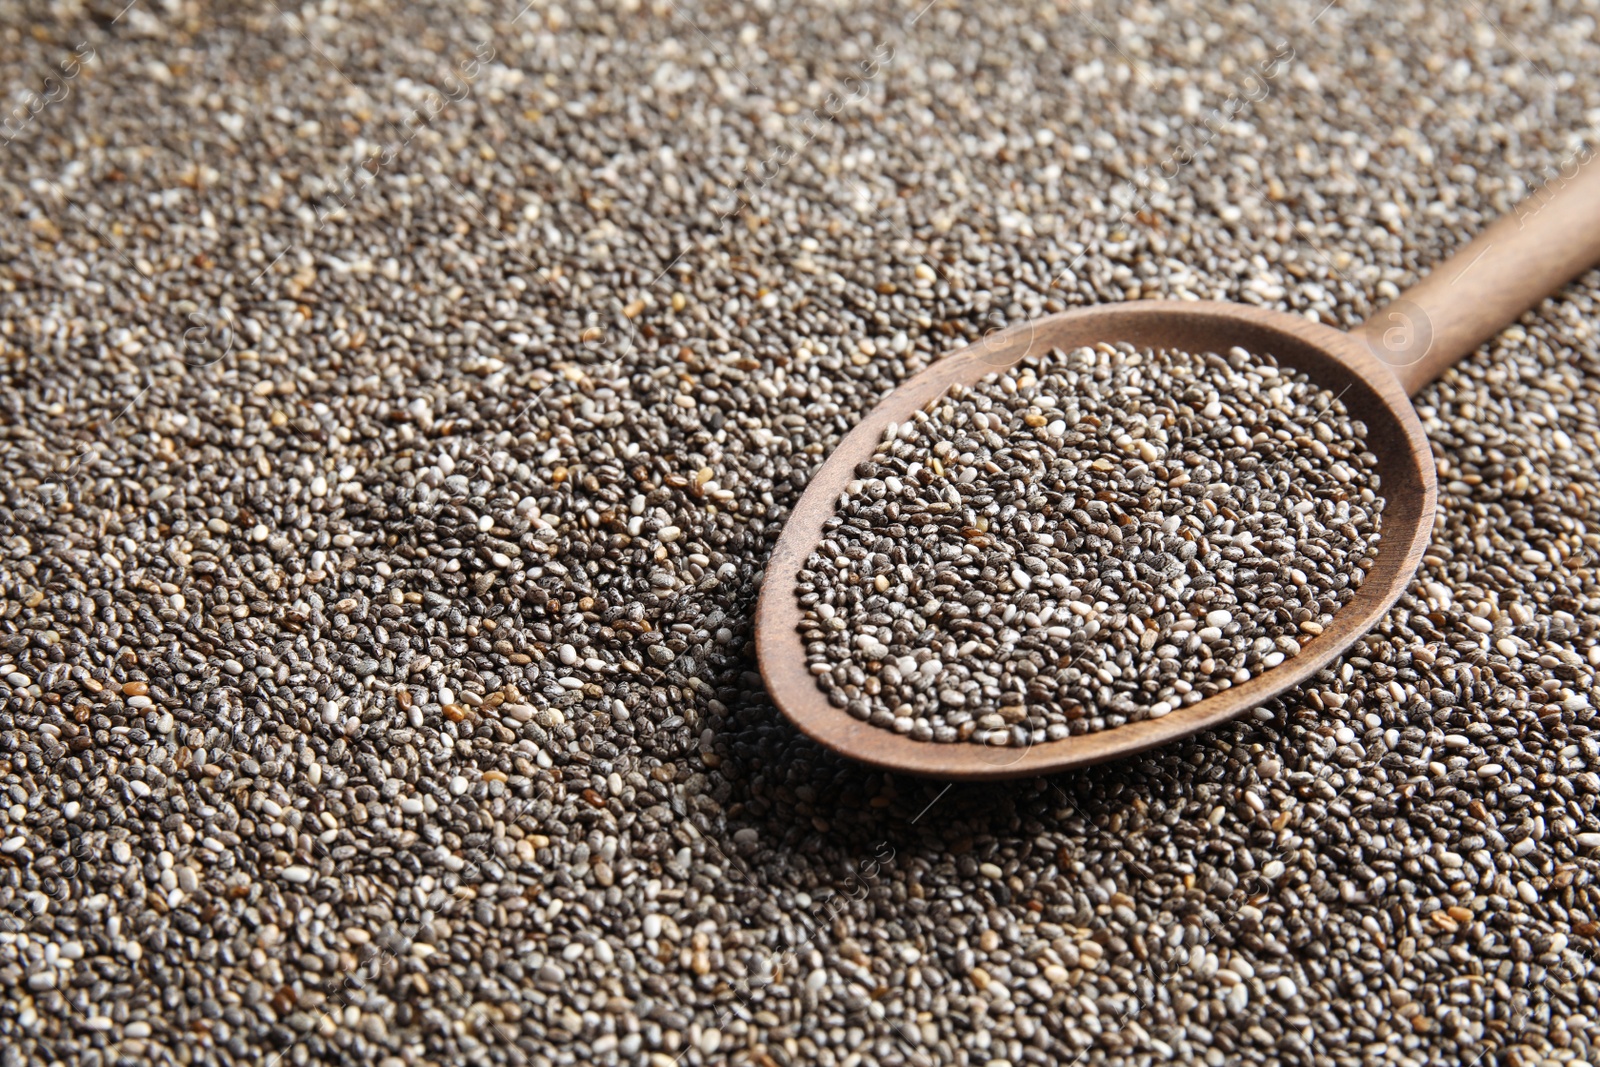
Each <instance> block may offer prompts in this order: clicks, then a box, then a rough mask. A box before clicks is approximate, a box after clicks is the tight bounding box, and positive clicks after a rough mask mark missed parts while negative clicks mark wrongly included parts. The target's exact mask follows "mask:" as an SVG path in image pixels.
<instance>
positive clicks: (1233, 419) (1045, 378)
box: [796, 343, 1383, 747]
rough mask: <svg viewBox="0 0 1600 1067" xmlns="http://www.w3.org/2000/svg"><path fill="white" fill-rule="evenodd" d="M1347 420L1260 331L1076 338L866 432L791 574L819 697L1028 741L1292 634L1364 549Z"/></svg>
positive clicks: (942, 730)
mask: <svg viewBox="0 0 1600 1067" xmlns="http://www.w3.org/2000/svg"><path fill="white" fill-rule="evenodd" d="M1365 438H1366V427H1365V426H1364V425H1363V424H1362V423H1361V422H1360V420H1358V419H1353V418H1351V416H1350V414H1349V412H1348V411H1347V410H1346V409H1345V406H1344V404H1343V402H1342V401H1341V400H1340V399H1339V397H1337V396H1336V395H1334V394H1333V393H1332V392H1330V391H1328V390H1325V389H1322V388H1320V387H1318V386H1316V385H1313V384H1312V383H1311V382H1310V381H1309V380H1308V379H1307V378H1306V376H1305V375H1304V374H1303V373H1299V372H1293V371H1288V370H1284V369H1281V368H1280V367H1279V366H1278V363H1277V361H1276V360H1275V359H1273V358H1272V357H1271V356H1270V355H1267V354H1262V355H1254V356H1253V355H1252V354H1251V353H1248V352H1246V351H1244V350H1243V349H1239V348H1235V349H1233V350H1232V351H1230V352H1229V353H1227V355H1226V357H1224V356H1221V355H1217V354H1215V353H1201V354H1195V353H1188V352H1178V351H1168V350H1161V351H1154V352H1140V351H1138V350H1137V349H1135V348H1134V347H1133V346H1131V345H1126V344H1119V345H1111V344H1104V343H1102V344H1100V345H1097V346H1095V347H1093V348H1080V349H1077V350H1075V351H1073V352H1070V353H1063V352H1059V351H1053V352H1050V353H1048V354H1047V355H1045V356H1044V357H1043V358H1038V357H1029V358H1028V359H1026V360H1024V361H1023V363H1022V364H1020V365H1018V366H1017V367H1015V368H1012V369H1010V370H1007V371H1004V372H998V373H995V374H991V375H989V376H988V377H986V378H984V379H983V380H982V381H980V382H978V383H977V384H976V385H975V386H973V387H972V388H971V389H967V388H966V387H963V386H956V387H954V388H952V390H951V391H950V393H949V395H947V396H946V397H944V398H943V399H942V400H941V401H940V402H939V403H938V404H937V405H935V406H934V407H933V408H932V409H931V410H929V411H922V412H918V413H917V415H916V417H915V418H914V419H912V420H911V421H909V422H906V423H904V424H902V425H899V426H891V427H890V428H889V429H888V430H887V431H886V432H885V434H884V440H883V442H882V443H881V444H880V445H879V447H878V449H877V451H876V452H875V453H874V454H873V458H872V459H871V460H869V461H867V462H866V463H863V464H861V465H860V468H858V470H857V472H856V473H857V474H858V476H859V477H858V478H857V480H856V481H854V482H852V483H851V485H850V487H849V489H848V491H847V492H846V493H845V494H844V495H843V496H842V497H841V499H840V501H839V506H838V510H837V511H836V512H835V514H834V515H833V516H832V517H831V518H830V519H829V520H828V522H827V524H826V525H825V526H824V528H823V534H822V539H821V541H820V542H819V544H818V546H817V549H816V551H814V552H813V553H812V554H811V556H810V558H809V559H808V560H807V561H806V567H805V569H804V570H803V571H802V572H801V575H800V581H799V583H798V588H797V589H796V595H797V596H798V597H799V599H800V603H801V605H802V606H803V607H804V608H805V615H804V618H803V621H802V622H801V624H800V627H801V633H802V636H803V637H804V638H805V640H806V655H807V663H808V664H809V665H810V667H811V670H812V672H813V673H815V674H816V676H817V684H818V685H819V686H821V687H822V689H823V691H824V692H826V693H827V694H828V697H829V699H830V700H831V701H832V702H833V704H834V705H835V706H836V707H840V708H844V709H846V710H847V711H848V712H849V713H850V714H851V715H853V716H855V717H856V718H858V719H863V720H866V721H868V722H871V723H872V724H873V725H875V726H881V727H884V728H886V729H892V730H895V731H896V732H898V733H903V734H909V735H910V736H911V737H913V738H915V739H916V740H918V741H942V742H948V741H973V742H976V743H978V744H983V745H989V746H997V747H1004V746H1026V745H1031V744H1037V743H1040V742H1043V741H1059V740H1061V739H1062V738H1064V737H1067V736H1068V735H1069V734H1078V733H1088V732H1090V731H1092V730H1103V729H1105V728H1107V727H1112V726H1121V725H1122V724H1123V723H1128V722H1136V721H1138V720H1140V719H1153V718H1160V717H1162V716H1164V715H1166V714H1168V713H1169V712H1171V711H1173V710H1174V709H1176V708H1180V707H1183V706H1185V705H1188V704H1194V703H1197V702H1198V701H1200V700H1202V699H1204V698H1205V697H1208V696H1211V695H1212V694H1214V693H1218V692H1220V691H1222V690H1224V689H1227V688H1229V687H1230V686H1233V685H1238V684H1240V683H1243V682H1247V681H1249V680H1250V679H1251V677H1253V676H1255V675H1257V674H1260V673H1262V672H1263V671H1268V670H1271V669H1272V668H1273V667H1276V666H1278V665H1279V664H1280V663H1282V662H1283V661H1284V660H1285V659H1286V658H1288V657H1291V656H1296V655H1299V653H1300V647H1301V644H1302V643H1303V642H1305V641H1308V640H1310V639H1311V638H1312V637H1313V636H1315V635H1316V634H1319V633H1321V632H1322V630H1323V628H1324V627H1325V626H1326V625H1327V624H1328V622H1329V621H1330V620H1331V619H1332V618H1333V613H1334V612H1335V611H1337V610H1338V609H1339V608H1340V606H1341V605H1343V604H1345V603H1348V602H1349V600H1350V598H1351V597H1353V596H1354V595H1355V592H1356V589H1357V588H1358V587H1359V586H1360V584H1361V579H1362V578H1363V577H1364V576H1365V575H1366V573H1367V571H1368V570H1369V569H1370V568H1371V567H1372V565H1373V562H1374V560H1375V556H1376V552H1377V545H1378V529H1379V524H1380V516H1381V512H1382V508H1383V498H1382V497H1381V496H1379V495H1378V494H1377V493H1376V490H1377V488H1378V474H1377V471H1376V469H1375V468H1376V464H1377V457H1376V456H1374V455H1372V453H1370V452H1368V451H1366V445H1365Z"/></svg>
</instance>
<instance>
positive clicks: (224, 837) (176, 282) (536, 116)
mask: <svg viewBox="0 0 1600 1067" xmlns="http://www.w3.org/2000/svg"><path fill="white" fill-rule="evenodd" d="M1585 26H1586V23H1585V22H1584V21H1583V19H1582V18H1581V17H1577V18H1574V17H1573V16H1571V15H1569V14H1567V13H1566V12H1565V11H1564V9H1562V8H1560V7H1557V6H1548V7H1547V6H1542V5H1528V6H1524V7H1520V8H1515V9H1512V8H1502V7H1500V6H1496V5H1494V4H1488V5H1487V6H1480V5H1466V8H1465V10H1464V11H1461V12H1457V11H1453V10H1452V11H1445V10H1443V9H1439V10H1434V9H1424V8H1422V7H1420V6H1417V5H1411V6H1406V5H1394V4H1388V3H1382V4H1380V3H1376V2H1373V0H1341V2H1339V3H1336V4H1332V5H1329V4H1328V3H1327V2H1326V0H1309V2H1303V3H1302V2H1297V0H1296V2H1290V3H1287V4H1272V5H1263V6H1261V8H1260V9H1259V10H1257V9H1256V8H1253V7H1251V6H1249V5H1240V4H1234V3H1221V2H1215V0H1205V2H1195V0H1169V2H1162V3H1151V4H1148V5H1125V6H1122V7H1120V8H1119V9H1118V10H1117V12H1116V13H1115V14H1114V15H1113V14H1112V13H1111V12H1110V10H1109V7H1107V6H1104V5H1100V6H1097V5H1091V4H1066V5H1042V6H1041V5H1027V6H1021V5H1005V4H975V3H973V4H969V3H960V2H957V0H943V2H941V3H936V4H931V5H927V6H924V5H923V4H922V3H920V2H919V3H914V4H910V5H906V4H890V3H883V2H879V0H869V2H866V3H863V4H849V5H842V6H841V5H803V6H789V5H783V4H776V5H768V4H764V3H744V4H730V3H725V2H723V0H701V2H698V3H691V2H689V0H672V2H666V0H639V2H635V0H618V2H617V3H615V4H612V3H596V2H593V0H560V2H556V0H537V2H535V3H533V4H528V5H526V6H525V5H524V3H523V2H522V0H518V2H516V3H499V2H494V0H491V2H487V3H482V4H460V3H431V2H421V3H416V4H400V5H388V6H374V5H364V4H357V3H354V2H352V0H325V2H321V3H318V4H315V5H310V6H307V5H289V4H283V3H281V2H280V3H277V4H276V5H274V4H260V5H255V4H244V5H209V6H208V5H203V4H199V3H196V2H194V0H169V2H163V3H160V4H157V3H153V2H150V0H141V2H139V3H134V4H132V5H129V4H127V3H126V0H111V2H109V3H108V2H105V0H86V2H84V3H75V4H32V5H22V4H18V3H16V2H14V0H0V88H3V89H4V91H5V92H6V93H7V94H8V96H7V99H8V101H9V102H8V103H7V104H6V105H5V108H4V113H3V114H0V204H3V205H4V210H3V211H0V384H3V388H0V1067H9V1065H11V1064H16V1063H25V1064H33V1063H41V1064H52V1063H65V1064H83V1065H85V1067H110V1065H120V1064H145V1063H186V1064H208V1065H210V1064H217V1065H221V1064H269V1065H274V1064H275V1065H276V1067H308V1065H311V1064H323V1063H329V1064H331V1063H362V1064H375V1065H377V1067H423V1065H425V1064H451V1065H454V1064H466V1065H474V1067H475V1065H490V1064H515V1065H523V1064H526V1065H529V1067H558V1065H560V1067H565V1065H568V1064H573V1065H576V1064H582V1065H585V1067H587V1065H596V1067H614V1065H616V1067H621V1065H626V1067H639V1065H645V1067H670V1065H672V1064H678V1065H681V1067H701V1065H711V1064H723V1063H731V1064H740V1065H751V1067H772V1065H773V1064H777V1065H779V1067H799V1065H802V1064H804V1065H812V1064H815V1065H818V1067H844V1065H847V1064H848V1065H851V1067H856V1065H866V1064H882V1065H886V1067H899V1065H904V1067H934V1065H944V1064H961V1063H965V1064H972V1065H979V1064H994V1065H995V1067H999V1065H1000V1064H1009V1065H1011V1067H1023V1065H1034V1064H1052V1063H1061V1064H1071V1063H1074V1062H1076V1063H1078V1064H1081V1065H1088V1064H1097V1065H1098V1064H1107V1065H1118V1067H1121V1065H1124V1064H1126V1065H1130V1067H1131V1065H1135V1064H1147V1063H1151V1062H1158V1061H1160V1062H1164V1061H1166V1060H1168V1059H1176V1060H1180V1061H1184V1062H1196V1063H1199V1062H1204V1063H1206V1064H1207V1065H1208V1067H1220V1065H1221V1064H1223V1063H1229V1064H1232V1063H1245V1064H1269V1063H1270V1064H1277V1063H1284V1062H1289V1063H1294V1064H1297V1065H1306V1067H1327V1065H1339V1067H1342V1065H1344V1064H1357V1063H1364V1062H1369V1061H1372V1060H1378V1059H1381V1060H1382V1061H1383V1062H1385V1063H1392V1064H1394V1065H1395V1067H1417V1065H1421V1064H1430V1065H1431V1064H1441V1065H1443V1064H1450V1065H1459V1064H1464V1063H1465V1064H1471V1063H1473V1062H1474V1061H1477V1062H1479V1063H1482V1064H1488V1063H1500V1062H1505V1063H1511V1062H1514V1061H1516V1062H1521V1063H1522V1064H1527V1065H1531V1064H1544V1063H1569V1062H1580V1061H1593V1060H1595V1059H1596V1057H1597V1056H1600V1051H1597V1050H1600V1034H1597V1033H1596V1029H1595V1027H1594V1020H1595V1019H1596V1017H1597V1016H1600V1001H1597V996H1600V993H1597V988H1596V972H1595V964H1594V962H1593V952H1594V945H1595V937H1596V926H1595V924H1596V923H1597V922H1600V895H1597V882H1596V878H1597V875H1600V862H1597V855H1600V810H1597V804H1600V780H1597V779H1596V777H1595V776H1596V774H1597V773H1600V737H1597V735H1596V733H1595V720H1594V714H1595V712H1594V708H1593V706H1592V703H1591V701H1592V699H1593V694H1594V693H1595V692H1596V684H1597V683H1596V670H1597V665H1600V650H1597V649H1600V580H1597V577H1596V576H1597V573H1600V572H1597V567H1600V476H1597V473H1596V471H1597V465H1600V438H1597V436H1596V435H1597V432H1600V333H1597V331H1596V330H1595V329H1594V325H1593V324H1594V323H1595V322H1596V321H1600V275H1596V274H1590V275H1588V276H1586V277H1585V278H1583V279H1582V280H1580V281H1579V282H1577V283H1575V284H1574V285H1572V286H1569V287H1568V288H1567V289H1566V290H1564V291H1563V293H1562V294H1561V295H1560V296H1558V297H1556V298H1553V299H1551V300H1549V301H1547V302H1545V303H1544V304H1543V305H1541V306H1540V307H1538V308H1536V309H1534V310H1533V311H1531V312H1529V313H1528V314H1527V315H1525V316H1524V317H1523V318H1522V320H1521V321H1520V323H1519V324H1518V325H1517V326H1515V327H1512V328H1510V329H1508V330H1506V331H1504V332H1503V333H1501V334H1500V335H1499V337H1498V338H1496V340H1495V341H1494V342H1493V343H1492V344H1490V345H1488V346H1486V347H1485V349H1484V350H1483V351H1481V352H1479V353H1477V354H1476V355H1474V356H1473V357H1471V358H1470V359H1468V360H1467V361H1466V362H1465V363H1463V364H1462V365H1461V366H1460V367H1458V368H1456V369H1454V370H1452V371H1450V372H1449V373H1447V374H1446V375H1445V376H1444V377H1443V378H1442V379H1441V380H1440V381H1439V382H1437V383H1436V384H1434V385H1432V386H1430V387H1428V388H1426V389H1424V390H1422V391H1421V392H1420V393H1419V394H1418V396H1417V398H1416V402H1417V404H1418V410H1419V413H1420V414H1421V417H1422V421H1423V425H1424V427H1425V428H1426V430H1427V433H1428V435H1429V437H1430V439H1431V441H1432V444H1433V448H1434V453H1435V458H1436V461H1437V463H1438V467H1439V476H1440V478H1439V484H1440V497H1441V499H1440V518H1439V523H1438V525H1437V527H1436V528H1435V530H1434V535H1433V541H1432V544H1431V546H1430V548H1429V551H1428V554H1427V555H1426V557H1425V558H1424V560H1423V562H1422V565H1421V567H1420V569H1419V571H1418V573H1417V576H1416V580H1415V582H1414V583H1413V584H1412V586H1411V588H1410V589H1409V591H1408V592H1407V594H1406V595H1405V596H1404V597H1403V598H1402V600H1401V601H1400V603H1399V605H1398V606H1397V608H1396V609H1395V610H1394V611H1393V612H1392V613H1390V615H1389V616H1388V617H1387V618H1386V619H1385V620H1384V622H1383V623H1382V624H1380V626H1379V627H1378V628H1377V629H1376V630H1375V631H1374V632H1373V633H1372V634H1370V635H1369V636H1368V637H1366V638H1365V639H1364V640H1362V641H1361V642H1359V643H1358V644H1357V645H1356V646H1354V647H1352V648H1351V649H1350V650H1349V651H1348V652H1347V653H1346V654H1345V655H1343V656H1341V657H1340V658H1339V659H1337V660H1336V661H1335V662H1334V663H1332V664H1331V665H1330V666H1329V667H1328V669H1326V670H1324V671H1320V672H1318V673H1317V674H1316V675H1314V676H1313V677H1312V678H1311V679H1308V681H1307V683H1306V684H1305V685H1303V686H1302V687H1300V688H1299V689H1298V690H1297V691H1296V692H1295V693H1294V694H1293V695H1291V696H1287V697H1285V698H1283V699H1280V700H1277V701H1274V702H1273V703H1271V704H1270V705H1268V706H1266V707H1264V708H1261V709H1258V710H1257V711H1256V712H1255V713H1254V714H1253V715H1252V716H1250V717H1249V718H1248V719H1246V720H1241V721H1238V722H1234V723H1231V724H1229V725H1227V726H1225V727H1221V728H1219V729H1217V730H1214V731H1208V732H1206V733H1205V734H1204V735H1202V736H1198V737H1194V738H1192V739H1190V740H1187V741H1184V742H1181V743H1177V744H1174V745H1172V746H1169V747H1166V748H1163V749H1160V750H1158V751H1152V752H1147V753H1144V754H1143V755H1141V756H1139V757H1137V758H1135V759H1131V760H1125V761H1121V762H1118V763H1114V764H1110V765H1106V766H1101V767H1095V768H1091V769H1088V770H1084V771H1080V772H1077V773H1073V774H1068V775H1061V776H1059V777H1056V778H1051V779H1040V780H1032V781H1021V782H1015V783H1008V784H1004V785H992V784H990V785H982V786H971V787H969V786H964V785H956V786H949V787H947V786H946V785H944V784H943V783H937V782H925V781H920V780H915V779H910V778H902V777H896V776H892V775H886V774H883V773H880V772H877V771H874V770H871V769H869V768H866V767H863V766H860V765H858V764H855V763H852V762H850V761H848V760H844V759H841V758H838V757H836V756H834V755H833V754H831V753H829V752H826V751H823V750H821V749H820V748H819V747H818V746H816V745H814V744H812V743H811V742H809V741H808V740H806V739H805V738H804V737H802V736H801V735H799V734H798V733H797V732H796V731H795V730H794V729H793V728H792V727H791V726H790V725H789V724H788V723H787V722H786V721H785V720H784V719H783V717H782V716H781V715H780V714H779V713H778V712H777V711H776V709H775V708H774V707H773V705H772V702H771V701H770V700H769V699H768V696H767V694H766V692H765V691H764V690H763V688H762V686H761V684H760V677H759V675H758V674H757V672H756V662H755V658H754V649H753V646H752V633H751V612H752V608H753V605H754V602H755V597H756V595H757V593H758V591H759V589H760V582H761V575H762V573H763V571H764V569H765V567H766V563H767V559H768V555H769V553H770V551H771V548H772V545H773V542H774V540H775V539H776V538H777V536H778V533H779V531H780V530H781V529H782V527H783V523H784V521H785V520H786V518H787V516H788V514H789V511H790V509H791V508H792V507H793V506H794V504H795V502H796V501H797V500H798V499H799V497H800V494H801V493H802V491H803V490H804V488H805V486H806V484H807V482H808V480H809V479H810V478H811V477H812V475H813V474H814V472H815V471H816V470H817V468H818V467H819V465H820V464H821V463H822V462H823V461H824V458H825V457H826V456H827V455H828V453H829V452H830V451H832V449H833V448H834V447H835V446H836V445H837V443H838V442H839V440H840V438H841V437H842V436H843V434H844V433H846V432H847V431H848V430H849V428H850V427H851V426H853V425H855V424H856V423H857V422H858V421H859V420H860V419H861V418H862V417H863V416H864V415H865V414H866V413H867V412H868V411H870V410H871V408H872V407H873V406H874V405H875V404H876V403H877V402H878V401H879V400H880V399H881V398H882V397H883V396H884V395H885V394H886V393H887V392H888V391H889V390H891V389H893V388H894V387H895V386H896V385H898V384H900V383H901V382H904V381H905V380H907V379H908V378H909V377H910V376H912V375H913V374H916V373H917V372H919V371H920V370H922V369H923V368H925V367H927V366H929V365H930V364H931V363H933V362H934V361H936V360H938V359H939V358H941V357H942V356H944V355H945V354H947V353H949V352H951V351H954V350H956V349H958V348H961V347H963V346H965V345H968V344H971V343H973V342H974V341H976V340H978V339H980V338H982V337H983V336H984V335H985V334H987V333H988V332H990V331H991V330H995V329H999V328H1003V327H1005V326H1007V325H1008V324H1014V323H1020V322H1024V321H1027V320H1029V319H1032V318H1036V317H1038V316H1040V315H1044V314H1048V313H1050V312H1054V311H1060V310H1063V309H1065V308H1068V307H1075V306H1083V305H1090V304H1103V303H1108V302H1113V301H1118V300H1127V299H1157V298H1160V299H1178V300H1182V299H1194V298H1199V299H1214V300H1238V301H1244V302H1247V303H1255V304H1260V305H1263V306H1269V307H1274V308H1278V309H1281V310H1287V311H1293V312H1294V313H1296V314H1302V315H1306V316H1315V317H1316V318H1317V319H1318V320H1319V321H1322V322H1324V323H1327V324H1329V325H1332V326H1336V327H1347V326H1349V325H1351V324H1352V323H1355V322H1359V321H1361V320H1363V319H1364V318H1366V317H1367V316H1368V315H1370V313H1371V312H1372V310H1373V309H1374V307H1375V306H1376V305H1377V303H1378V302H1381V301H1384V300H1387V299H1390V298H1392V297H1393V296H1395V295H1396V294H1397V293H1398V292H1399V291H1400V290H1401V289H1403V288H1404V287H1406V286H1407V285H1410V284H1411V283H1413V282H1414V281H1415V280H1416V279H1417V278H1418V277H1419V275H1420V273H1421V271H1422V270H1424V269H1425V268H1426V267H1428V266H1429V265H1431V264H1434V263H1438V262H1440V261H1441V260H1442V258H1443V257H1444V256H1445V255H1447V254H1448V253H1449V252H1450V251H1451V250H1452V249H1454V248H1455V247H1457V246H1458V245H1459V244H1460V243H1461V241H1462V239H1463V236H1464V235H1466V234H1469V233H1473V232H1475V231H1477V230H1480V229H1481V228H1482V227H1483V226H1484V225H1485V224H1487V222H1489V221H1490V220H1491V219H1493V218H1494V217H1495V216H1497V215H1499V214H1502V213H1504V212H1507V211H1509V210H1511V209H1512V208H1513V207H1514V205H1515V204H1516V202H1517V200H1518V198H1519V197H1521V196H1522V195H1524V193H1525V192H1526V191H1527V190H1528V188H1529V186H1530V185H1531V184H1532V183H1535V182H1538V181H1541V180H1543V179H1544V178H1545V177H1546V176H1549V175H1560V174H1562V173H1568V174H1570V173H1571V169H1570V168H1571V166H1572V165H1573V164H1574V162H1575V161H1576V160H1580V159H1582V158H1585V156H1584V153H1585V152H1586V150H1587V149H1588V148H1590V147H1592V145H1590V144H1589V142H1587V141H1585V140H1584V138H1585V137H1587V136H1588V135H1587V134H1585V133H1583V131H1588V130H1591V129H1592V128H1593V125H1594V124H1593V121H1592V118H1591V116H1592V115H1594V114H1600V79H1597V78H1596V76H1595V72H1596V71H1597V70H1600V41H1597V40H1596V38H1595V35H1594V34H1593V33H1592V32H1588V31H1587V30H1585ZM1062 402H1063V403H1065V402H1066V401H1065V398H1063V399H1062ZM1130 514H1133V512H1131V511H1130ZM1091 518H1093V516H1091ZM1099 599H1102V600H1104V599H1105V598H1104V597H1101V598H1099ZM1110 603H1111V602H1110V601H1109V600H1106V604H1107V606H1108V608H1109V606H1110ZM1012 751H1013V750H1010V749H1003V750H999V755H1000V756H1002V757H1004V756H1006V755H1009V754H1010V753H1011V752H1012Z"/></svg>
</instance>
